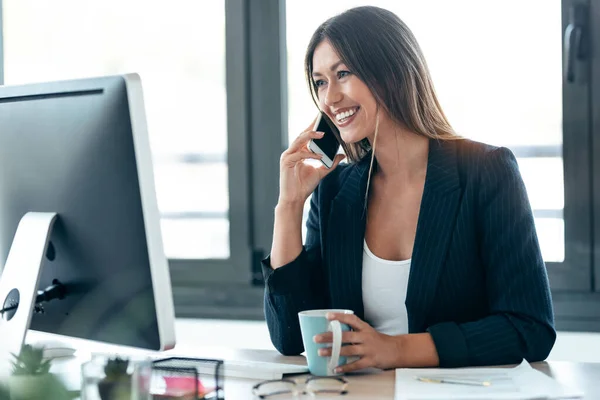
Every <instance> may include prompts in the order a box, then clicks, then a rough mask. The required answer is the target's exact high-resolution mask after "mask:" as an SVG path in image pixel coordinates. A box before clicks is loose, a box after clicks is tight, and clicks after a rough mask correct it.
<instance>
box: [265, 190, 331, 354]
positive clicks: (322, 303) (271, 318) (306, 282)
mask: <svg viewBox="0 0 600 400" xmlns="http://www.w3.org/2000/svg"><path fill="white" fill-rule="evenodd" d="M318 192H319V188H317V189H316V190H315V191H314V193H313V195H312V198H311V202H310V212H309V214H308V220H307V222H306V227H307V233H306V242H305V244H304V246H303V247H302V252H301V253H300V255H298V257H297V258H296V259H295V260H293V261H292V262H290V263H289V264H286V265H284V266H282V267H280V268H277V269H275V270H274V269H273V268H271V257H270V256H268V257H267V258H266V259H264V260H263V261H262V269H263V276H264V279H265V295H264V311H265V318H266V320H267V326H268V328H269V334H270V336H271V342H272V343H273V345H274V346H275V348H276V349H277V350H278V351H279V352H280V353H281V354H283V355H298V354H300V353H302V352H303V351H304V345H303V343H302V336H301V333H300V322H299V320H298V312H300V311H304V310H312V309H322V308H328V305H327V303H326V299H327V298H328V296H327V288H326V285H325V284H324V276H323V271H322V262H321V243H320V236H321V235H320V218H319V214H320V213H319V205H318V203H319V202H318V199H319V193H318Z"/></svg>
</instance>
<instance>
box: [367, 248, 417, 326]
mask: <svg viewBox="0 0 600 400" xmlns="http://www.w3.org/2000/svg"><path fill="white" fill-rule="evenodd" d="M364 243H365V244H364V247H363V270H362V293H363V306H364V309H365V320H366V322H368V323H369V324H370V325H371V326H372V327H373V328H375V329H376V330H377V331H378V332H381V333H385V334H387V335H401V334H404V333H408V314H407V312H406V305H405V304H404V303H405V301H406V290H407V288H408V274H409V272H410V262H411V260H410V259H408V260H404V261H390V260H384V259H382V258H379V257H377V256H376V255H375V254H373V253H372V252H371V250H369V247H368V246H367V242H366V240H365V242H364Z"/></svg>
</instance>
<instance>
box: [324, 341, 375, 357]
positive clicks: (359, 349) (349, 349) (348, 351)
mask: <svg viewBox="0 0 600 400" xmlns="http://www.w3.org/2000/svg"><path fill="white" fill-rule="evenodd" d="M364 353H365V349H364V346H362V345H360V344H359V345H352V346H342V348H341V349H340V356H342V357H351V356H362V355H363V354H364ZM319 355H320V356H322V357H331V347H324V348H322V349H319Z"/></svg>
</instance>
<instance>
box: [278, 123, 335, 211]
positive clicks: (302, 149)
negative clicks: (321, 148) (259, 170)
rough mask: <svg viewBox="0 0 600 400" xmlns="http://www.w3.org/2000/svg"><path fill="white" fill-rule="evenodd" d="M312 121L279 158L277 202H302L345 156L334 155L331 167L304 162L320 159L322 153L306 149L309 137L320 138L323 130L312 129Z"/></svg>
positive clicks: (300, 203) (302, 203)
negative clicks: (315, 165) (305, 161)
mask: <svg viewBox="0 0 600 400" xmlns="http://www.w3.org/2000/svg"><path fill="white" fill-rule="evenodd" d="M313 127H314V121H313V123H312V124H311V125H310V127H309V128H308V129H307V130H305V131H304V132H302V133H301V134H300V135H299V136H298V137H297V138H296V139H295V140H294V141H293V142H292V144H291V145H290V147H289V148H288V149H287V150H286V151H284V152H283V154H282V155H281V159H280V174H279V204H298V205H302V206H303V205H304V202H305V201H306V199H307V198H308V196H310V194H311V193H312V192H313V191H314V190H315V188H316V187H317V185H318V184H319V182H320V181H321V179H323V178H324V177H325V176H326V175H327V174H329V173H330V172H331V171H333V170H334V169H335V168H336V167H337V165H338V164H339V163H340V161H342V160H343V159H344V158H345V157H346V156H345V155H344V154H338V155H336V156H335V159H334V163H333V165H332V167H331V168H326V167H325V166H323V165H321V166H319V167H314V166H312V165H310V164H307V163H304V160H306V159H314V160H321V158H322V155H320V154H315V153H313V152H311V151H310V150H309V149H308V143H309V141H310V140H311V139H320V138H321V137H323V132H316V131H313V130H312V129H313Z"/></svg>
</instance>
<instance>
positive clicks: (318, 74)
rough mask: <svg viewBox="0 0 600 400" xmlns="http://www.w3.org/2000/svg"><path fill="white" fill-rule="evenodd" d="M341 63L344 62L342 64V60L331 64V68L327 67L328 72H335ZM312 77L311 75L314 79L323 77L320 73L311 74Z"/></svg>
mask: <svg viewBox="0 0 600 400" xmlns="http://www.w3.org/2000/svg"><path fill="white" fill-rule="evenodd" d="M343 63H344V62H343V61H342V60H340V61H338V62H336V63H335V64H333V65H332V66H331V67H329V70H330V71H333V70H335V69H336V68H337V67H339V66H340V64H343ZM312 75H313V77H315V76H323V74H321V73H320V72H316V71H315V72H313V74H312Z"/></svg>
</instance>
